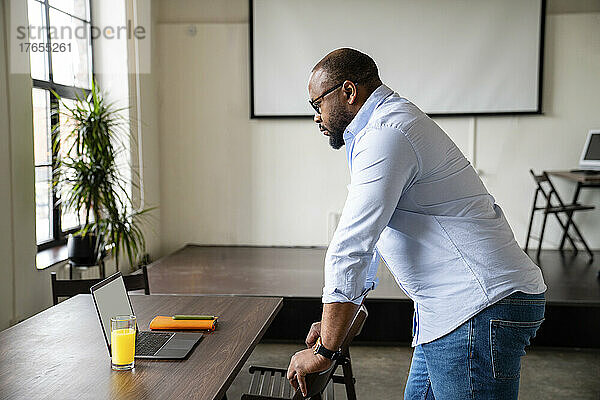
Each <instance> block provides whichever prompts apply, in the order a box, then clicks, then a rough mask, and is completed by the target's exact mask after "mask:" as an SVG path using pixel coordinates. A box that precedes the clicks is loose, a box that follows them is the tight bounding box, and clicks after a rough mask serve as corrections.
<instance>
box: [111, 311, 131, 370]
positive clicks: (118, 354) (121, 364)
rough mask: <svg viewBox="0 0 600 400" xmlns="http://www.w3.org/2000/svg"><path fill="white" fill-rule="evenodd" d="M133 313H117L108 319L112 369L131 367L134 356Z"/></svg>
mask: <svg viewBox="0 0 600 400" xmlns="http://www.w3.org/2000/svg"><path fill="white" fill-rule="evenodd" d="M135 329H136V318H135V315H117V316H114V317H112V318H111V319H110V349H111V354H112V360H111V365H112V369H114V370H119V371H120V370H126V369H132V368H133V366H134V356H135Z"/></svg>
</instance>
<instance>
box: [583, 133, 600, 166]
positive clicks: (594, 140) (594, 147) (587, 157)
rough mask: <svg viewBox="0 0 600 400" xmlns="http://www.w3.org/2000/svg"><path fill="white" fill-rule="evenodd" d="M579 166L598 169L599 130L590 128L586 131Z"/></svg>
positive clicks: (599, 150)
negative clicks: (588, 131)
mask: <svg viewBox="0 0 600 400" xmlns="http://www.w3.org/2000/svg"><path fill="white" fill-rule="evenodd" d="M579 168H581V169H589V170H600V130H591V131H590V133H588V137H587V140H586V142H585V146H583V151H582V152H581V159H580V160H579Z"/></svg>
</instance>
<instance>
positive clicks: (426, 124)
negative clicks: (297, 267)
mask: <svg viewBox="0 0 600 400" xmlns="http://www.w3.org/2000/svg"><path fill="white" fill-rule="evenodd" d="M344 140H345V143H346V152H347V155H348V163H349V165H350V175H351V181H350V185H348V197H347V199H346V204H345V205H344V209H343V211H342V215H341V218H340V221H339V225H338V227H337V229H336V231H335V234H334V236H333V239H332V241H331V243H330V245H329V248H328V249H327V255H326V258H325V286H324V288H323V298H322V300H323V303H334V302H352V303H355V304H360V303H361V302H362V300H363V298H364V296H365V295H366V294H367V292H368V291H369V290H372V289H374V288H375V287H376V285H377V278H376V273H377V268H378V266H379V255H380V256H381V257H382V259H383V261H384V262H385V264H386V265H387V267H388V269H389V270H390V272H391V273H392V275H393V276H394V277H395V279H396V282H397V283H398V285H399V286H400V288H401V289H402V290H403V291H404V292H405V293H406V295H407V296H408V297H410V298H411V299H412V300H413V301H414V305H415V312H414V322H413V342H412V344H413V346H416V345H419V344H422V343H427V342H430V341H432V340H435V339H437V338H439V337H441V336H443V335H445V334H447V333H449V332H451V331H452V330H454V329H455V328H457V327H458V326H460V325H461V324H462V323H464V322H465V321H467V320H468V319H469V318H471V317H472V316H474V315H475V314H477V313H478V312H479V311H481V310H483V309H484V308H486V307H488V306H489V305H491V304H493V303H495V302H496V301H498V300H500V299H502V298H504V297H506V296H508V295H510V294H511V293H514V292H516V291H522V292H525V293H531V294H536V293H542V292H544V291H545V290H546V285H545V284H544V280H543V278H542V274H541V271H540V269H539V268H538V266H537V265H535V264H534V263H533V262H532V261H531V259H530V258H529V257H528V256H527V255H526V254H525V253H524V252H523V251H522V250H521V248H520V247H519V245H518V244H517V242H516V241H515V238H514V235H513V232H512V230H511V228H510V226H509V225H508V222H507V221H506V218H505V217H504V214H503V212H502V210H501V209H500V207H499V206H498V205H497V204H495V200H494V198H493V197H492V196H491V195H490V194H489V193H488V191H487V190H486V188H485V186H484V185H483V183H482V182H481V180H480V179H479V176H478V175H477V173H476V172H475V170H474V169H473V167H472V166H471V164H470V163H469V161H468V160H467V159H466V158H465V157H464V156H463V154H462V153H461V151H460V150H459V149H458V148H457V147H456V145H455V144H454V142H452V140H451V139H450V138H449V137H448V136H447V135H446V133H445V132H444V131H443V130H442V129H441V128H440V127H439V126H438V125H437V124H436V123H435V122H434V121H433V120H432V119H431V118H429V117H428V116H427V115H426V114H424V113H423V112H422V111H421V110H419V109H418V108H417V107H416V106H415V105H414V104H412V103H411V102H409V101H408V100H406V99H404V98H402V97H400V96H399V95H398V94H397V93H394V92H393V91H392V90H391V89H390V88H388V87H387V86H385V85H382V86H380V87H379V88H377V90H375V92H373V93H372V94H371V96H370V97H369V98H368V100H367V101H366V102H365V104H364V105H363V106H362V107H361V109H360V111H359V112H358V114H357V115H356V116H355V118H354V119H353V120H352V122H351V123H350V125H348V128H347V129H346V131H345V132H344Z"/></svg>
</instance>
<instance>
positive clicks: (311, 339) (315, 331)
mask: <svg viewBox="0 0 600 400" xmlns="http://www.w3.org/2000/svg"><path fill="white" fill-rule="evenodd" d="M319 336H321V321H319V322H315V323H314V324H312V325H311V326H310V330H309V331H308V335H306V347H308V348H311V347H313V346H314V345H315V343H317V339H318V338H319Z"/></svg>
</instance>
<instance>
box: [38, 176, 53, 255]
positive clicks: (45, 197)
mask: <svg viewBox="0 0 600 400" xmlns="http://www.w3.org/2000/svg"><path fill="white" fill-rule="evenodd" d="M50 177H51V167H35V221H36V225H35V233H36V240H37V243H38V244H40V243H43V242H47V241H49V240H52V238H53V234H52V189H51V188H52V186H51V184H52V183H51V180H50Z"/></svg>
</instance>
